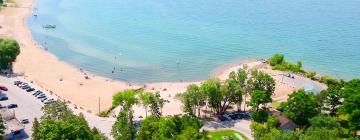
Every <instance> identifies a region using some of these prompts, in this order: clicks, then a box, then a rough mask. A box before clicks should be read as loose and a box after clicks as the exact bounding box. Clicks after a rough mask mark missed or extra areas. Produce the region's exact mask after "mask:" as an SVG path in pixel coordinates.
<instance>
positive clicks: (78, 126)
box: [32, 101, 107, 140]
mask: <svg viewBox="0 0 360 140" xmlns="http://www.w3.org/2000/svg"><path fill="white" fill-rule="evenodd" d="M42 110H43V112H44V115H43V116H42V117H41V121H40V123H37V120H35V121H34V125H33V129H34V132H33V135H32V138H33V139H34V140H41V139H89V140H92V139H95V137H96V138H99V137H100V140H103V139H107V138H106V137H105V136H104V135H103V134H102V135H100V133H99V131H96V132H93V131H92V130H91V129H90V128H89V126H88V124H87V122H86V120H85V118H84V116H83V115H82V114H80V115H75V114H73V113H72V112H71V111H70V109H69V108H68V107H67V105H66V103H65V102H60V101H56V102H53V103H51V104H47V105H45V106H44V107H43V108H42Z"/></svg>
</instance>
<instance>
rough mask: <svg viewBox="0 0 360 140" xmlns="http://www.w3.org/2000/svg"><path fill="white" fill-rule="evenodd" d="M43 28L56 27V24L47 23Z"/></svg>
mask: <svg viewBox="0 0 360 140" xmlns="http://www.w3.org/2000/svg"><path fill="white" fill-rule="evenodd" d="M43 28H47V29H50V28H56V25H51V24H46V25H43Z"/></svg>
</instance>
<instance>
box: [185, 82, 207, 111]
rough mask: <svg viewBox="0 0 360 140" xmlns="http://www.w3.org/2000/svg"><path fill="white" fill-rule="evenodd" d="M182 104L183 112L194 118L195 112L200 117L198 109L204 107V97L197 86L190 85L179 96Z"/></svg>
mask: <svg viewBox="0 0 360 140" xmlns="http://www.w3.org/2000/svg"><path fill="white" fill-rule="evenodd" d="M179 96H180V98H181V101H182V103H183V107H182V109H183V111H184V112H187V113H189V114H190V115H193V116H195V112H196V110H197V112H198V117H200V109H201V108H202V107H203V106H204V105H205V101H206V95H205V94H204V93H203V92H201V91H200V88H199V86H197V85H195V84H191V85H189V86H188V87H187V89H186V91H185V92H184V93H182V94H181V95H179Z"/></svg>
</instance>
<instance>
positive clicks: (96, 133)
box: [91, 127, 108, 140]
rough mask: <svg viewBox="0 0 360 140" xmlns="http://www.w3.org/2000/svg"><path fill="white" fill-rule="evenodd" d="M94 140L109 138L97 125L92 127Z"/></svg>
mask: <svg viewBox="0 0 360 140" xmlns="http://www.w3.org/2000/svg"><path fill="white" fill-rule="evenodd" d="M91 132H92V134H93V140H108V138H107V137H106V136H105V134H104V133H101V132H100V131H99V130H98V129H97V128H96V127H93V128H92V129H91Z"/></svg>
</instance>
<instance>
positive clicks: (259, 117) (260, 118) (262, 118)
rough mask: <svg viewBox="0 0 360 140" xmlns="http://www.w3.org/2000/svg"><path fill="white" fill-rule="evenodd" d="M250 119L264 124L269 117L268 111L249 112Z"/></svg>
mask: <svg viewBox="0 0 360 140" xmlns="http://www.w3.org/2000/svg"><path fill="white" fill-rule="evenodd" d="M250 115H251V118H252V119H253V120H254V121H255V122H260V123H262V122H266V121H267V119H268V117H269V113H268V110H260V111H257V112H255V111H254V112H251V114H250Z"/></svg>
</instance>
